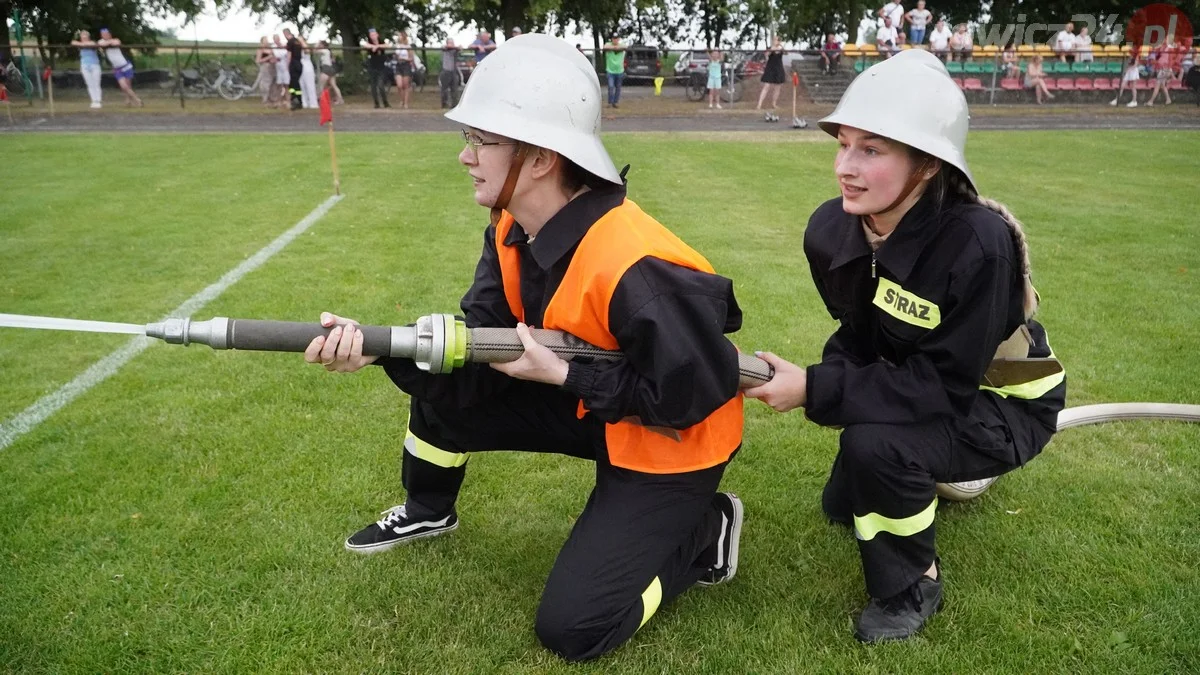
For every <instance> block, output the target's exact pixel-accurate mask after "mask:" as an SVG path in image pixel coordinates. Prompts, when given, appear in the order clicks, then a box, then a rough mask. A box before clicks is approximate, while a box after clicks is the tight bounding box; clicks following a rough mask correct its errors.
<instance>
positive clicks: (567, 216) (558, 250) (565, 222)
mask: <svg viewBox="0 0 1200 675" xmlns="http://www.w3.org/2000/svg"><path fill="white" fill-rule="evenodd" d="M624 201H625V186H624V185H613V186H612V187H603V188H599V189H594V190H588V191H587V192H585V193H583V194H581V195H579V196H578V197H576V198H575V199H572V200H571V201H569V202H567V205H566V206H564V207H562V208H561V209H559V211H558V213H556V214H554V215H553V216H551V217H550V220H548V221H546V224H545V225H543V226H542V230H541V231H540V232H539V233H538V236H537V237H536V238H535V239H534V240H533V243H532V244H530V246H529V248H530V250H531V251H532V252H533V259H534V260H535V261H537V264H538V267H541V268H542V269H543V270H549V269H550V268H551V267H553V266H554V264H555V263H556V262H558V261H559V260H560V259H562V257H563V256H565V255H566V254H568V253H570V252H571V249H573V248H575V246H576V245H577V244H578V243H579V241H580V240H581V239H583V236H584V235H585V234H587V232H588V230H589V229H591V227H592V225H593V224H595V222H596V221H597V220H600V218H601V217H602V216H603V215H604V214H606V213H608V212H609V211H612V210H613V209H615V208H616V207H618V206H620V205H621V203H622V202H624ZM518 224H520V223H518ZM528 241H529V235H527V234H525V230H524V229H522V228H519V227H514V228H512V229H511V230H509V232H508V236H507V237H505V239H504V244H505V245H506V246H512V245H514V244H522V243H526V242H528Z"/></svg>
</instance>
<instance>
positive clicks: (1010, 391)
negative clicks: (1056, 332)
mask: <svg viewBox="0 0 1200 675" xmlns="http://www.w3.org/2000/svg"><path fill="white" fill-rule="evenodd" d="M1050 358H1054V350H1053V349H1051V350H1050ZM1066 378H1067V371H1065V370H1064V371H1062V372H1060V373H1055V374H1053V375H1047V376H1046V377H1043V378H1039V379H1036V380H1033V381H1032V382H1023V383H1021V384H1010V385H1008V386H1007V387H989V386H987V385H983V384H981V385H979V388H980V389H983V390H984V391H991V392H995V393H997V394H999V395H1000V396H1002V397H1004V398H1008V397H1009V396H1012V397H1013V398H1021V399H1025V400H1026V401H1032V400H1033V399H1035V398H1041V397H1043V396H1045V395H1046V393H1047V392H1049V391H1050V390H1051V389H1053V388H1055V387H1057V386H1058V385H1060V384H1062V382H1063V380H1065V379H1066Z"/></svg>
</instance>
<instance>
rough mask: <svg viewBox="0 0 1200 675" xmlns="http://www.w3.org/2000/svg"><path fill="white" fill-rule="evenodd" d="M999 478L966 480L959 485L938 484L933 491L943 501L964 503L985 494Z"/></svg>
mask: <svg viewBox="0 0 1200 675" xmlns="http://www.w3.org/2000/svg"><path fill="white" fill-rule="evenodd" d="M999 478H1000V477H999V476H993V477H991V478H980V479H979V480H968V481H963V482H961V483H938V484H937V485H936V486H935V489H936V491H937V494H938V496H939V497H941V498H943V499H949V500H950V501H952V502H965V501H969V500H972V499H975V498H976V497H978V496H979V495H981V494H983V493H985V492H987V490H988V488H990V487H992V484H993V483H995V482H996V480H997V479H999Z"/></svg>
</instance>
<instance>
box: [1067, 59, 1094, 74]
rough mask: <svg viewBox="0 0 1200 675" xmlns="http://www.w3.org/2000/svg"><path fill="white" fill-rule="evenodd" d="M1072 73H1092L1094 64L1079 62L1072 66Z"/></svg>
mask: <svg viewBox="0 0 1200 675" xmlns="http://www.w3.org/2000/svg"><path fill="white" fill-rule="evenodd" d="M1071 72H1072V73H1090V72H1092V64H1091V63H1089V62H1087V61H1077V62H1075V63H1072V64H1071Z"/></svg>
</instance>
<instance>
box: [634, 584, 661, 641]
mask: <svg viewBox="0 0 1200 675" xmlns="http://www.w3.org/2000/svg"><path fill="white" fill-rule="evenodd" d="M660 604H662V582H660V581H659V580H658V577H654V581H651V582H650V585H649V586H647V587H646V590H645V591H642V622H641V623H639V624H638V630H641V628H642V626H645V625H646V622H647V621H649V620H650V617H652V616H654V613H655V612H657V611H658V606H659V605H660Z"/></svg>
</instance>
